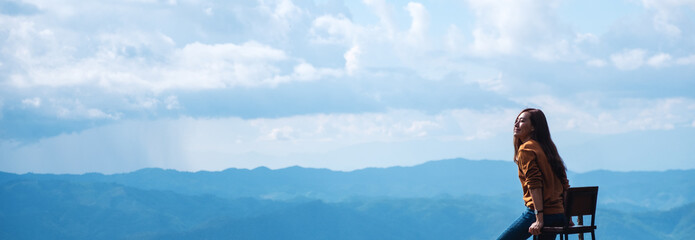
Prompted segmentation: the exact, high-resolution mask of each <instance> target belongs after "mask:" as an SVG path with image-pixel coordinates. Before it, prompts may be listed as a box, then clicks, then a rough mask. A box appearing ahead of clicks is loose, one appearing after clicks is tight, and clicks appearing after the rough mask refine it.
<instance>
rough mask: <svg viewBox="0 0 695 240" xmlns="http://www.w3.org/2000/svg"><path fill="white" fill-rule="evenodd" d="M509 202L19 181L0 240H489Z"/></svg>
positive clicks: (604, 219) (638, 228) (608, 230)
mask: <svg viewBox="0 0 695 240" xmlns="http://www.w3.org/2000/svg"><path fill="white" fill-rule="evenodd" d="M509 197H511V196H509ZM504 198H508V197H505V196H496V197H495V196H475V195H465V196H460V197H434V198H355V199H351V200H346V201H341V202H325V201H322V200H310V199H304V200H295V201H268V200H261V199H253V198H242V199H223V198H219V197H215V196H212V195H200V196H190V195H183V194H178V193H174V192H170V191H156V190H141V189H136V188H132V187H125V186H122V185H118V184H108V183H98V182H91V183H87V182H70V181H60V180H14V181H8V182H5V183H2V184H0V226H2V227H1V228H0V239H493V238H494V237H495V236H496V235H497V234H499V232H501V231H502V230H503V229H504V228H505V227H506V226H507V225H508V224H509V223H510V222H511V221H512V220H514V219H515V218H516V217H517V216H518V214H520V212H521V210H522V207H521V206H520V202H519V204H509V200H507V199H504ZM515 198H516V197H515ZM598 214H599V215H598V220H597V224H598V225H599V229H598V232H597V237H598V238H600V239H688V238H687V237H686V236H692V235H688V234H693V226H695V204H688V205H684V206H681V207H678V208H675V209H672V210H669V211H651V212H638V213H634V212H633V213H629V212H621V211H616V210H610V209H600V210H599V213H598Z"/></svg>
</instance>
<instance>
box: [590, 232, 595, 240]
mask: <svg viewBox="0 0 695 240" xmlns="http://www.w3.org/2000/svg"><path fill="white" fill-rule="evenodd" d="M591 240H596V236H594V231H593V230H592V231H591Z"/></svg>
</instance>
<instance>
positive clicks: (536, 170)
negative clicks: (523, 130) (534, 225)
mask: <svg viewBox="0 0 695 240" xmlns="http://www.w3.org/2000/svg"><path fill="white" fill-rule="evenodd" d="M516 163H517V165H518V166H519V180H520V181H521V187H522V189H523V190H524V202H525V203H526V206H527V207H529V208H531V209H535V207H534V204H533V200H532V199H531V191H530V190H531V189H535V188H542V189H543V211H544V213H545V214H557V213H564V212H565V211H564V206H563V196H562V195H563V192H564V191H565V190H566V189H568V188H569V187H570V185H569V180H567V177H565V178H564V179H559V178H558V177H556V176H555V173H554V172H553V170H552V168H551V167H550V164H549V163H548V158H547V157H546V156H545V152H543V148H541V145H540V144H539V143H538V142H536V141H534V140H529V141H527V142H525V143H523V144H522V145H521V146H520V147H519V152H518V153H517V161H516Z"/></svg>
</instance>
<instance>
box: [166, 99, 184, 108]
mask: <svg viewBox="0 0 695 240" xmlns="http://www.w3.org/2000/svg"><path fill="white" fill-rule="evenodd" d="M164 104H166V109H167V110H172V109H178V108H180V107H181V106H180V105H179V99H178V98H177V97H176V96H168V97H167V98H166V99H165V100H164Z"/></svg>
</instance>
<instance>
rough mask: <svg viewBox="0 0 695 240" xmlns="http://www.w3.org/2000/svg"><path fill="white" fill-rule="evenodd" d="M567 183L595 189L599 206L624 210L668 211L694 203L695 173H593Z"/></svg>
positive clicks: (578, 175) (687, 171)
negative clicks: (597, 191) (596, 188)
mask: <svg viewBox="0 0 695 240" xmlns="http://www.w3.org/2000/svg"><path fill="white" fill-rule="evenodd" d="M570 180H571V183H572V184H573V185H575V186H599V187H600V190H599V198H600V204H602V206H605V207H609V208H614V209H619V210H624V211H645V210H668V209H671V208H674V207H678V206H682V205H684V204H687V203H691V202H693V201H695V170H670V171H663V172H611V171H593V172H587V173H583V174H576V175H573V176H571V179H570Z"/></svg>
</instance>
